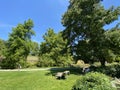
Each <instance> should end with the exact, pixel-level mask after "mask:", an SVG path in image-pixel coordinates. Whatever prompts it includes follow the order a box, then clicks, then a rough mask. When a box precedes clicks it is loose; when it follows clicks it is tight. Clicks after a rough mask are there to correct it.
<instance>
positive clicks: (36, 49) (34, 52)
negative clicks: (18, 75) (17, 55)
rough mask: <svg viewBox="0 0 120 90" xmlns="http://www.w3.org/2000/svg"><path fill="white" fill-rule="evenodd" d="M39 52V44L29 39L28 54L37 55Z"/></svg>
mask: <svg viewBox="0 0 120 90" xmlns="http://www.w3.org/2000/svg"><path fill="white" fill-rule="evenodd" d="M38 54H39V44H38V43H37V42H33V41H31V48H30V55H32V56H38Z"/></svg>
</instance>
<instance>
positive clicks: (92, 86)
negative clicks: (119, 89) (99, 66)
mask: <svg viewBox="0 0 120 90" xmlns="http://www.w3.org/2000/svg"><path fill="white" fill-rule="evenodd" d="M72 90H116V89H115V88H113V87H112V85H111V83H110V80H109V78H108V77H107V76H106V75H104V74H101V73H97V72H94V73H93V72H91V73H88V74H86V75H85V76H82V77H81V78H80V79H78V80H77V81H76V83H75V84H74V85H73V87H72Z"/></svg>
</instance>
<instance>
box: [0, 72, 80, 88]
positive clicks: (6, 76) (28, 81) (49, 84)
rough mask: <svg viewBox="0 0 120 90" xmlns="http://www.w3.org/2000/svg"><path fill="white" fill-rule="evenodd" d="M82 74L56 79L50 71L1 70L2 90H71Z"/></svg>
mask: <svg viewBox="0 0 120 90" xmlns="http://www.w3.org/2000/svg"><path fill="white" fill-rule="evenodd" d="M79 77H80V75H75V74H71V75H70V76H68V77H67V79H65V80H56V79H55V77H54V76H52V75H51V72H50V71H14V72H0V90H71V87H72V86H73V84H74V82H75V81H76V80H77V79H78V78H79Z"/></svg>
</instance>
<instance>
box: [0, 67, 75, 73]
mask: <svg viewBox="0 0 120 90" xmlns="http://www.w3.org/2000/svg"><path fill="white" fill-rule="evenodd" d="M71 69H74V68H70V67H64V68H57V67H51V68H35V69H30V68H27V69H0V71H6V72H7V71H42V70H71Z"/></svg>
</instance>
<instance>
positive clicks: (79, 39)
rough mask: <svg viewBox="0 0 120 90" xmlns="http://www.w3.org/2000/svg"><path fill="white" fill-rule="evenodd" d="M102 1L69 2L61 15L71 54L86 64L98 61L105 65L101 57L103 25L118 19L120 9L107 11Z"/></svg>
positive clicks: (73, 0)
mask: <svg viewBox="0 0 120 90" xmlns="http://www.w3.org/2000/svg"><path fill="white" fill-rule="evenodd" d="M101 1H102V0H70V5H69V7H68V9H67V11H66V12H65V14H64V15H63V18H62V24H63V26H65V27H66V28H65V30H64V31H63V36H64V38H67V39H68V45H70V46H71V52H72V53H73V54H74V55H75V56H76V58H77V59H83V60H85V61H86V62H92V63H93V62H94V61H95V60H99V61H100V62H101V64H102V65H105V58H104V57H103V56H102V54H103V52H104V51H105V50H106V48H107V47H106V43H104V42H105V41H104V39H105V34H104V33H105V32H106V31H105V29H104V28H103V27H104V26H105V25H109V24H110V23H112V22H113V21H115V20H117V19H118V16H119V15H120V7H118V8H114V7H111V8H109V9H108V10H106V9H104V6H102V5H101Z"/></svg>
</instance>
